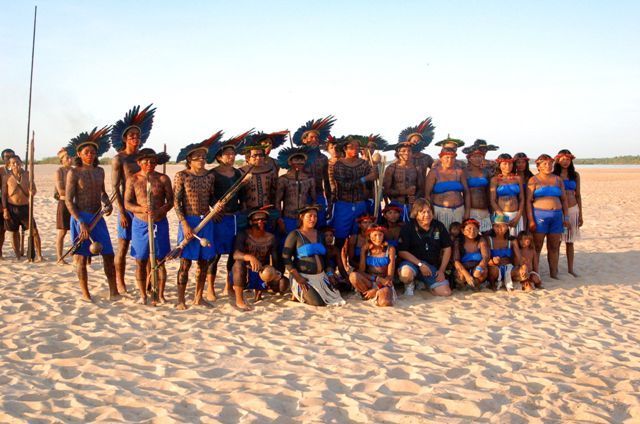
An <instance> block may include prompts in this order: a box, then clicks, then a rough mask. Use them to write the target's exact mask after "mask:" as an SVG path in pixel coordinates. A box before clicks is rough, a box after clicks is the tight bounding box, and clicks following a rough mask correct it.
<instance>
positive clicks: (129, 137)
mask: <svg viewBox="0 0 640 424" xmlns="http://www.w3.org/2000/svg"><path fill="white" fill-rule="evenodd" d="M124 142H125V143H126V145H127V147H129V148H131V149H133V150H137V149H138V146H139V145H140V130H139V129H137V128H131V129H130V130H128V131H127V132H126V134H125V135H124Z"/></svg>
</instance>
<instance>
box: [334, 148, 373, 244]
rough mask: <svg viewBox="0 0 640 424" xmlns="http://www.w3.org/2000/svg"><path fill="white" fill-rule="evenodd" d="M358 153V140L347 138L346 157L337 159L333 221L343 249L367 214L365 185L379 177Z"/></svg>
mask: <svg viewBox="0 0 640 424" xmlns="http://www.w3.org/2000/svg"><path fill="white" fill-rule="evenodd" d="M359 150H360V143H359V142H358V138H357V137H354V136H348V137H347V138H346V139H345V142H344V152H345V157H344V158H341V159H338V161H337V162H336V165H335V168H334V178H335V181H336V188H337V189H338V191H337V193H336V204H335V210H334V220H333V222H334V228H335V229H336V238H337V239H338V240H339V245H340V246H342V243H343V242H344V240H345V239H346V238H347V237H348V236H350V235H351V234H355V233H356V232H357V229H358V227H357V224H356V217H358V216H360V215H363V214H365V213H366V212H367V201H366V200H367V191H366V184H367V182H368V181H373V180H374V179H376V178H378V175H377V173H376V170H375V169H373V168H372V167H371V164H370V163H369V161H366V160H364V159H362V158H359V157H358V153H359Z"/></svg>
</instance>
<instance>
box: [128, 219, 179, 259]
mask: <svg viewBox="0 0 640 424" xmlns="http://www.w3.org/2000/svg"><path fill="white" fill-rule="evenodd" d="M153 227H154V231H155V233H154V236H155V239H154V241H155V243H154V244H155V250H156V259H157V260H161V259H164V257H165V256H167V254H168V253H169V251H170V250H171V241H170V239H169V221H168V220H167V218H165V219H163V220H162V221H158V222H156V223H154V224H153ZM131 256H133V257H134V258H135V259H138V260H147V259H149V226H148V225H147V222H146V221H143V220H141V219H139V218H137V217H135V216H134V217H133V221H131Z"/></svg>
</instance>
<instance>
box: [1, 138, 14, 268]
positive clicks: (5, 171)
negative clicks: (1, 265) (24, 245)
mask: <svg viewBox="0 0 640 424" xmlns="http://www.w3.org/2000/svg"><path fill="white" fill-rule="evenodd" d="M15 154H16V152H14V151H13V150H12V149H4V150H3V151H2V154H0V156H2V166H0V190H1V187H2V181H3V180H4V177H6V176H8V175H9V173H11V169H10V168H9V159H11V157H13V156H15ZM1 195H2V192H1V191H0V196H1ZM5 232H6V229H5V228H4V214H0V259H2V248H3V247H4V235H5Z"/></svg>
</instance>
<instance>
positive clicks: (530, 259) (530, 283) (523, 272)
mask: <svg viewBox="0 0 640 424" xmlns="http://www.w3.org/2000/svg"><path fill="white" fill-rule="evenodd" d="M518 247H519V248H520V269H519V270H518V272H517V275H515V276H514V277H516V278H514V281H520V284H522V290H524V291H532V290H533V288H534V287H535V288H537V289H541V288H543V286H542V280H540V275H539V274H538V273H537V272H535V271H534V269H537V267H538V255H537V254H536V249H535V246H534V244H533V234H531V233H530V232H528V231H520V234H518Z"/></svg>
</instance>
